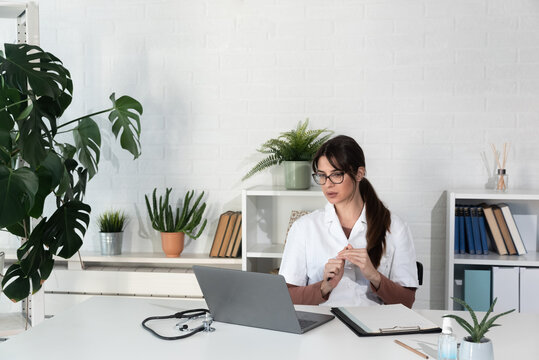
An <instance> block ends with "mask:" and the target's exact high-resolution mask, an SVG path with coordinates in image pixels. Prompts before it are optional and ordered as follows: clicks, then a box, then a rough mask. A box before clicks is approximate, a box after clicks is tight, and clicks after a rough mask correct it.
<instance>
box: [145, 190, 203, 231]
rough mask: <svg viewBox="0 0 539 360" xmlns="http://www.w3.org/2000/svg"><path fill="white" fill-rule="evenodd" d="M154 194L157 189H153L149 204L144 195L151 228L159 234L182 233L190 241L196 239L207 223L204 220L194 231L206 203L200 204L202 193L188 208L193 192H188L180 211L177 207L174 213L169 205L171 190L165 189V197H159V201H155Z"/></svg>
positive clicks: (200, 219)
mask: <svg viewBox="0 0 539 360" xmlns="http://www.w3.org/2000/svg"><path fill="white" fill-rule="evenodd" d="M156 192H157V189H154V190H153V193H152V203H151V204H150V200H149V199H148V195H144V198H145V199H146V208H147V209H148V215H149V216H150V220H151V222H152V227H153V228H154V229H155V230H157V231H160V232H183V233H185V235H187V236H189V237H190V238H191V239H197V238H198V237H199V236H200V235H201V234H202V231H204V228H205V227H206V223H207V220H206V219H204V221H203V222H202V225H201V226H200V228H199V230H198V232H196V231H195V228H196V227H197V226H199V225H200V222H201V221H202V215H203V214H204V210H206V203H202V204H201V203H200V202H201V200H202V197H203V196H204V191H203V192H202V193H201V194H200V195H199V196H198V197H197V199H196V200H195V202H194V204H193V205H192V206H190V203H191V200H192V199H193V196H194V195H195V191H194V190H191V191H188V192H187V193H186V194H185V198H184V200H183V205H182V207H181V209H180V208H178V207H177V208H176V211H173V209H172V206H171V205H170V204H169V198H170V193H171V192H172V188H167V189H166V191H165V197H164V198H163V196H159V201H157V195H156ZM180 211H181V212H180Z"/></svg>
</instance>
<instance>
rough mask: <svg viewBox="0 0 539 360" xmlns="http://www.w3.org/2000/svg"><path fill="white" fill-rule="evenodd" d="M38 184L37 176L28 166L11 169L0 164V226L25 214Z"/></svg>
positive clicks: (9, 223)
mask: <svg viewBox="0 0 539 360" xmlns="http://www.w3.org/2000/svg"><path fill="white" fill-rule="evenodd" d="M38 186H39V180H38V177H37V176H36V174H34V172H33V171H32V170H30V169H29V168H20V169H17V170H12V169H10V168H8V167H7V166H4V165H0V228H3V227H6V226H9V225H12V224H15V223H17V222H18V221H19V220H22V219H23V218H25V217H26V216H27V213H28V211H29V210H30V209H31V208H32V206H33V205H34V198H35V195H36V193H37V189H38Z"/></svg>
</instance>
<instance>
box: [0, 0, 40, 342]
mask: <svg viewBox="0 0 539 360" xmlns="http://www.w3.org/2000/svg"><path fill="white" fill-rule="evenodd" d="M4 19H6V21H13V20H14V23H16V31H14V33H16V38H15V39H5V40H6V41H5V42H11V41H16V42H17V43H18V44H23V43H26V44H31V45H39V7H38V4H37V3H36V2H35V1H27V2H0V21H1V20H4ZM1 47H2V51H3V50H4V48H3V47H4V46H3V43H2V44H1ZM6 256H7V254H6ZM7 260H8V259H7V257H6V263H7ZM0 296H4V295H2V294H0ZM27 302H28V304H27ZM20 304H21V311H20V312H10V313H1V312H0V337H4V336H11V335H14V334H16V333H18V332H20V331H23V330H24V329H25V327H26V309H28V314H29V316H28V318H29V323H30V325H31V326H34V325H37V324H39V323H40V322H41V321H43V320H44V319H45V314H44V304H43V292H42V291H38V292H37V293H36V294H34V295H31V296H29V297H28V299H27V300H23V301H21V302H20Z"/></svg>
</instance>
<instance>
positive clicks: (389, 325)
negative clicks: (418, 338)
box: [331, 304, 442, 336]
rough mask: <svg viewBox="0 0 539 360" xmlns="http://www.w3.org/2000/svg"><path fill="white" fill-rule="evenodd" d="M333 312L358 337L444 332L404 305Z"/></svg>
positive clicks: (338, 309) (336, 310)
mask: <svg viewBox="0 0 539 360" xmlns="http://www.w3.org/2000/svg"><path fill="white" fill-rule="evenodd" d="M331 312H332V313H333V314H334V315H335V316H336V317H337V318H338V319H339V320H341V321H342V322H343V323H344V324H345V325H346V326H348V328H350V330H352V331H353V332H354V333H355V334H356V335H358V336H381V335H394V334H399V335H404V334H427V333H440V332H441V331H442V329H441V328H440V327H439V326H437V325H436V324H434V323H433V322H432V321H430V320H428V319H426V318H424V317H423V316H421V315H420V314H418V313H416V312H415V311H414V310H412V309H409V308H407V307H406V306H404V305H402V304H393V305H381V306H364V307H338V308H331ZM395 323H396V325H395ZM410 324H417V325H410Z"/></svg>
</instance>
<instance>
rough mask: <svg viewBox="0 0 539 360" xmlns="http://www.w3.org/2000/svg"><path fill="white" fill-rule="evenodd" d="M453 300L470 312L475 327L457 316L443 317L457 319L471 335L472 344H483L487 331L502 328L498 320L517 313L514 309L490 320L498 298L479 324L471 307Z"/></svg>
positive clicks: (458, 300) (456, 299)
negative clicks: (496, 322) (514, 312)
mask: <svg viewBox="0 0 539 360" xmlns="http://www.w3.org/2000/svg"><path fill="white" fill-rule="evenodd" d="M452 299H453V301H455V302H456V303H458V304H460V305H462V306H464V308H465V309H466V310H468V312H469V313H470V316H471V317H472V321H473V325H472V324H470V323H469V322H467V321H466V320H464V319H463V318H461V317H460V316H457V315H444V316H443V317H449V318H452V319H455V320H456V321H457V323H458V324H459V325H460V326H462V327H463V328H464V330H466V331H467V332H468V334H470V339H471V340H472V342H475V343H478V342H481V339H482V338H483V337H484V336H485V334H486V333H487V331H489V329H490V328H491V327H494V326H500V324H495V323H494V321H496V320H497V319H499V318H500V317H502V316H504V315H507V314H509V313H512V312H513V311H515V309H512V310H509V311H506V312H503V313H501V314H497V315H495V316H493V317H491V318H490V319H489V318H488V317H489V315H490V314H491V313H492V310H494V305H496V301H497V300H498V298H495V299H494V301H493V302H492V304H491V305H490V308H489V309H488V311H487V313H486V314H485V316H484V317H483V320H481V322H479V321H478V320H477V316H476V315H475V312H474V311H473V309H472V308H471V307H470V305H468V304H467V303H466V302H465V301H463V300H461V299H459V298H452Z"/></svg>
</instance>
